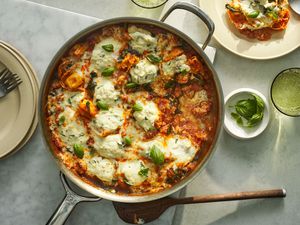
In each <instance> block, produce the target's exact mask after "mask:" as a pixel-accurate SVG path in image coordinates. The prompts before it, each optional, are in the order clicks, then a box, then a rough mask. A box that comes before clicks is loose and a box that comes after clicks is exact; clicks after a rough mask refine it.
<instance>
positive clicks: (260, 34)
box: [199, 0, 300, 60]
mask: <svg viewBox="0 0 300 225" xmlns="http://www.w3.org/2000/svg"><path fill="white" fill-rule="evenodd" d="M199 1H200V8H202V9H203V10H204V11H205V12H206V13H207V14H208V15H209V16H210V17H211V19H212V20H213V21H214V23H215V25H216V31H215V33H214V38H215V39H216V40H217V41H218V42H219V43H220V44H221V45H223V46H224V47H225V48H227V49H228V50H229V51H231V52H233V53H235V54H237V55H240V56H242V57H245V58H250V59H259V60H265V59H273V58H277V57H280V56H283V55H286V54H288V53H290V52H292V51H293V50H295V49H297V48H298V47H299V46H300V32H299V31H298V30H297V27H298V26H299V24H300V16H299V15H297V14H295V13H294V12H293V11H292V10H291V9H290V7H289V2H288V0H221V1H220V0H212V1H205V0H199Z"/></svg>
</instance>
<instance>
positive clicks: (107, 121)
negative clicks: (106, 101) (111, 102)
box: [91, 107, 124, 131]
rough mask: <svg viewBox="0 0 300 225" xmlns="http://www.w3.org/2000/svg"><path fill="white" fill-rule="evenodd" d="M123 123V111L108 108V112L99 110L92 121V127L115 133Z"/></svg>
mask: <svg viewBox="0 0 300 225" xmlns="http://www.w3.org/2000/svg"><path fill="white" fill-rule="evenodd" d="M123 122H124V115H123V110H122V109H121V108H118V107H113V108H109V110H107V111H104V110H101V111H100V112H99V113H98V114H97V115H96V117H95V119H93V120H92V122H91V123H92V126H94V127H95V128H96V129H98V130H99V129H103V130H108V131H115V130H117V129H118V128H119V127H120V126H122V124H123Z"/></svg>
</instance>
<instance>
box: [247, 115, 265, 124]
mask: <svg viewBox="0 0 300 225" xmlns="http://www.w3.org/2000/svg"><path fill="white" fill-rule="evenodd" d="M262 119H263V114H262V113H257V114H254V115H253V116H252V117H251V118H250V119H249V120H248V122H247V126H248V127H253V126H255V125H256V124H258V123H259V122H260V121H262Z"/></svg>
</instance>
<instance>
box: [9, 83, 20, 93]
mask: <svg viewBox="0 0 300 225" xmlns="http://www.w3.org/2000/svg"><path fill="white" fill-rule="evenodd" d="M21 83H22V81H19V82H16V83H14V84H13V85H12V86H10V87H9V88H7V89H6V93H7V94H8V93H9V92H11V91H12V90H14V89H15V88H16V87H17V86H19V84H21Z"/></svg>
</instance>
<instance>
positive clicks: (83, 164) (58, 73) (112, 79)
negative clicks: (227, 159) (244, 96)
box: [46, 24, 218, 195]
mask: <svg viewBox="0 0 300 225" xmlns="http://www.w3.org/2000/svg"><path fill="white" fill-rule="evenodd" d="M52 76H53V77H52V78H51V79H52V83H51V87H50V90H49V91H48V97H47V105H46V111H47V112H46V114H47V121H46V122H47V124H48V126H47V127H48V129H49V134H51V144H52V148H53V149H54V152H55V155H56V156H57V157H58V158H59V160H61V161H62V162H63V163H64V165H66V166H67V168H69V170H71V171H72V172H73V173H74V174H75V175H77V176H79V177H80V178H81V179H82V180H84V181H85V182H87V183H89V184H90V185H93V186H95V187H99V188H103V189H105V190H107V191H110V192H112V193H120V194H122V193H123V194H132V195H138V194H144V193H145V194H149V193H154V192H158V191H161V190H163V189H166V188H169V187H172V185H174V184H175V183H177V182H178V181H180V180H181V179H184V178H185V177H186V176H188V175H189V174H190V173H191V171H193V169H194V168H195V167H196V165H197V164H198V163H199V161H200V160H201V154H203V152H204V151H206V150H205V149H208V148H209V147H210V144H211V143H212V141H213V140H212V139H213V138H214V137H215V133H216V124H217V115H218V99H217V98H218V97H217V92H216V87H215V82H214V79H213V76H212V74H211V72H210V71H209V70H208V68H206V66H204V63H203V61H202V59H201V58H200V57H199V56H198V54H197V53H196V52H195V51H194V50H193V49H192V48H191V47H190V46H189V45H187V44H186V43H185V42H184V41H183V40H181V39H179V38H178V37H177V36H175V35H173V34H170V33H166V31H163V30H160V29H159V28H157V27H152V26H148V25H147V26H146V25H138V24H121V25H110V26H107V27H104V28H102V29H101V30H100V31H97V32H95V33H93V34H92V35H89V37H87V38H84V39H83V40H81V41H80V42H79V43H77V44H75V45H74V46H73V47H72V48H71V49H69V50H68V52H67V54H65V55H64V56H63V58H62V59H61V60H60V62H59V65H58V66H57V69H56V70H55V73H54V74H52ZM53 146H54V147H53Z"/></svg>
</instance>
